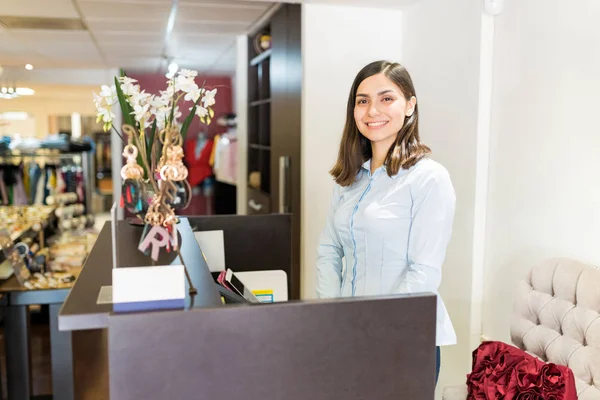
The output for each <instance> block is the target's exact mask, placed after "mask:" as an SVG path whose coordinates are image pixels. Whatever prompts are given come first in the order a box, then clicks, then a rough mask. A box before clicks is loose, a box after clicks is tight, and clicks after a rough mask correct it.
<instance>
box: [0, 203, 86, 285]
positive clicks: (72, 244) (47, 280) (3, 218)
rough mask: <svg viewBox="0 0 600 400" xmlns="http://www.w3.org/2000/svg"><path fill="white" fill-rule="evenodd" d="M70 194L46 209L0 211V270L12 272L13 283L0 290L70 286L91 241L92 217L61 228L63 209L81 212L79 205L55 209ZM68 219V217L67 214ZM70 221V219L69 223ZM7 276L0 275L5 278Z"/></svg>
mask: <svg viewBox="0 0 600 400" xmlns="http://www.w3.org/2000/svg"><path fill="white" fill-rule="evenodd" d="M75 196H76V195H75ZM67 198H68V199H74V197H73V194H71V195H67V194H63V195H59V196H56V197H55V198H54V200H52V201H51V203H54V205H49V206H36V205H32V206H8V207H5V206H1V207H0V249H1V250H2V253H1V254H0V257H1V261H2V264H1V266H0V267H2V266H3V267H8V268H11V269H12V273H13V274H14V276H15V278H16V281H17V283H18V284H17V283H15V284H11V283H10V282H8V281H6V282H7V283H6V285H5V284H4V283H3V284H2V285H0V291H1V290H5V289H6V290H9V291H10V290H18V289H19V288H20V289H21V290H37V289H60V288H68V287H71V286H72V285H73V282H74V281H75V279H76V277H77V275H78V274H79V271H80V269H81V267H82V266H83V263H84V262H85V260H86V258H87V255H88V253H89V251H90V250H91V248H92V247H93V244H94V243H95V240H96V238H97V233H96V232H95V231H94V230H93V229H92V228H91V226H92V225H93V221H94V219H93V216H89V215H81V216H80V217H78V218H79V219H83V222H81V223H78V224H72V225H70V226H68V229H66V228H65V226H64V224H61V221H63V220H62V219H61V217H63V216H64V215H67V214H68V213H66V212H65V208H66V207H72V208H77V209H78V210H80V211H82V209H83V205H81V204H76V205H72V206H66V207H64V206H62V205H61V206H58V205H57V204H56V203H61V204H62V203H64V201H65V200H66V199H67ZM69 215H70V214H69ZM69 221H70V219H69ZM63 222H64V221H63ZM10 275H11V274H4V273H3V276H4V277H5V278H6V277H7V276H8V277H10Z"/></svg>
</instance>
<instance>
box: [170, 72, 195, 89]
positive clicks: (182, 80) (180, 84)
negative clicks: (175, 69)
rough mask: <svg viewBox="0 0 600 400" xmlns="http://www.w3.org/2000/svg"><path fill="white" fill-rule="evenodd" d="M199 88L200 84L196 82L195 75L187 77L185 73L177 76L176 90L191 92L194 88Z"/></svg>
mask: <svg viewBox="0 0 600 400" xmlns="http://www.w3.org/2000/svg"><path fill="white" fill-rule="evenodd" d="M197 89H198V85H196V82H194V78H193V77H190V78H188V77H186V76H183V75H179V76H177V80H176V81H175V91H176V92H179V91H182V92H185V93H189V92H190V91H193V90H197Z"/></svg>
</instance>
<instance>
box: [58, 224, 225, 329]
mask: <svg viewBox="0 0 600 400" xmlns="http://www.w3.org/2000/svg"><path fill="white" fill-rule="evenodd" d="M177 228H178V232H179V235H180V241H179V243H180V250H181V255H182V257H183V259H184V261H185V264H186V266H187V268H188V271H189V274H190V277H191V279H192V282H193V284H194V286H195V287H196V289H197V290H198V294H197V295H196V296H194V299H193V301H192V299H191V298H190V297H189V295H188V298H187V299H186V304H187V305H188V306H190V307H194V308H209V307H220V306H222V302H221V297H220V295H219V293H218V291H217V288H216V285H215V283H214V279H213V278H212V275H211V274H210V271H209V269H208V266H207V264H206V261H205V259H204V256H203V254H202V252H201V250H200V247H199V246H198V243H197V242H196V239H195V237H194V233H193V232H192V229H191V227H190V224H189V222H188V220H187V218H181V221H180V223H179V224H178V225H177ZM142 229H143V227H142V226H137V225H131V224H130V223H128V222H127V221H119V222H118V225H117V230H118V244H117V247H118V252H119V255H118V257H119V258H118V259H119V261H118V262H119V265H120V266H123V267H125V266H145V265H149V263H150V258H149V257H146V256H144V255H143V254H142V253H141V252H140V251H139V250H137V247H138V243H139V241H140V237H141V234H142ZM163 253H164V252H163ZM163 253H161V258H160V259H159V262H158V265H169V264H180V260H179V258H176V254H175V253H164V254H163ZM112 268H113V262H112V234H111V224H110V222H107V223H106V224H105V225H104V227H103V228H102V230H101V232H100V234H99V236H98V239H97V240H96V243H95V245H94V247H93V248H92V251H91V252H90V254H89V256H88V259H87V261H86V263H85V264H84V266H83V269H82V271H81V273H80V274H79V277H78V278H77V280H76V281H75V285H74V286H73V288H72V289H71V291H70V293H69V295H68V297H67V299H66V300H65V303H64V305H63V307H62V308H61V310H60V313H59V316H58V327H59V330H61V331H71V330H87V329H101V328H107V327H108V316H109V314H111V313H112V312H113V306H112V304H97V299H98V293H99V292H100V289H101V288H102V286H110V285H112ZM186 287H187V283H186Z"/></svg>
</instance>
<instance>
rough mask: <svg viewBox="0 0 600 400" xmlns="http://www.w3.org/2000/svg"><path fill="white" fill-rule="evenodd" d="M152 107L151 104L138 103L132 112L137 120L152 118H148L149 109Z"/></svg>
mask: <svg viewBox="0 0 600 400" xmlns="http://www.w3.org/2000/svg"><path fill="white" fill-rule="evenodd" d="M149 108H150V104H144V105H141V104H136V105H135V106H134V107H133V112H132V113H131V114H132V115H134V118H135V120H136V121H137V122H140V121H142V120H143V119H146V120H147V119H150V118H147V113H148V109H149Z"/></svg>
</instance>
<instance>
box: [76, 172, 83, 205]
mask: <svg viewBox="0 0 600 400" xmlns="http://www.w3.org/2000/svg"><path fill="white" fill-rule="evenodd" d="M75 188H76V189H75V193H77V197H78V198H79V202H80V203H83V202H84V200H85V191H84V186H83V172H82V171H79V170H78V171H77V172H76V173H75Z"/></svg>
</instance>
